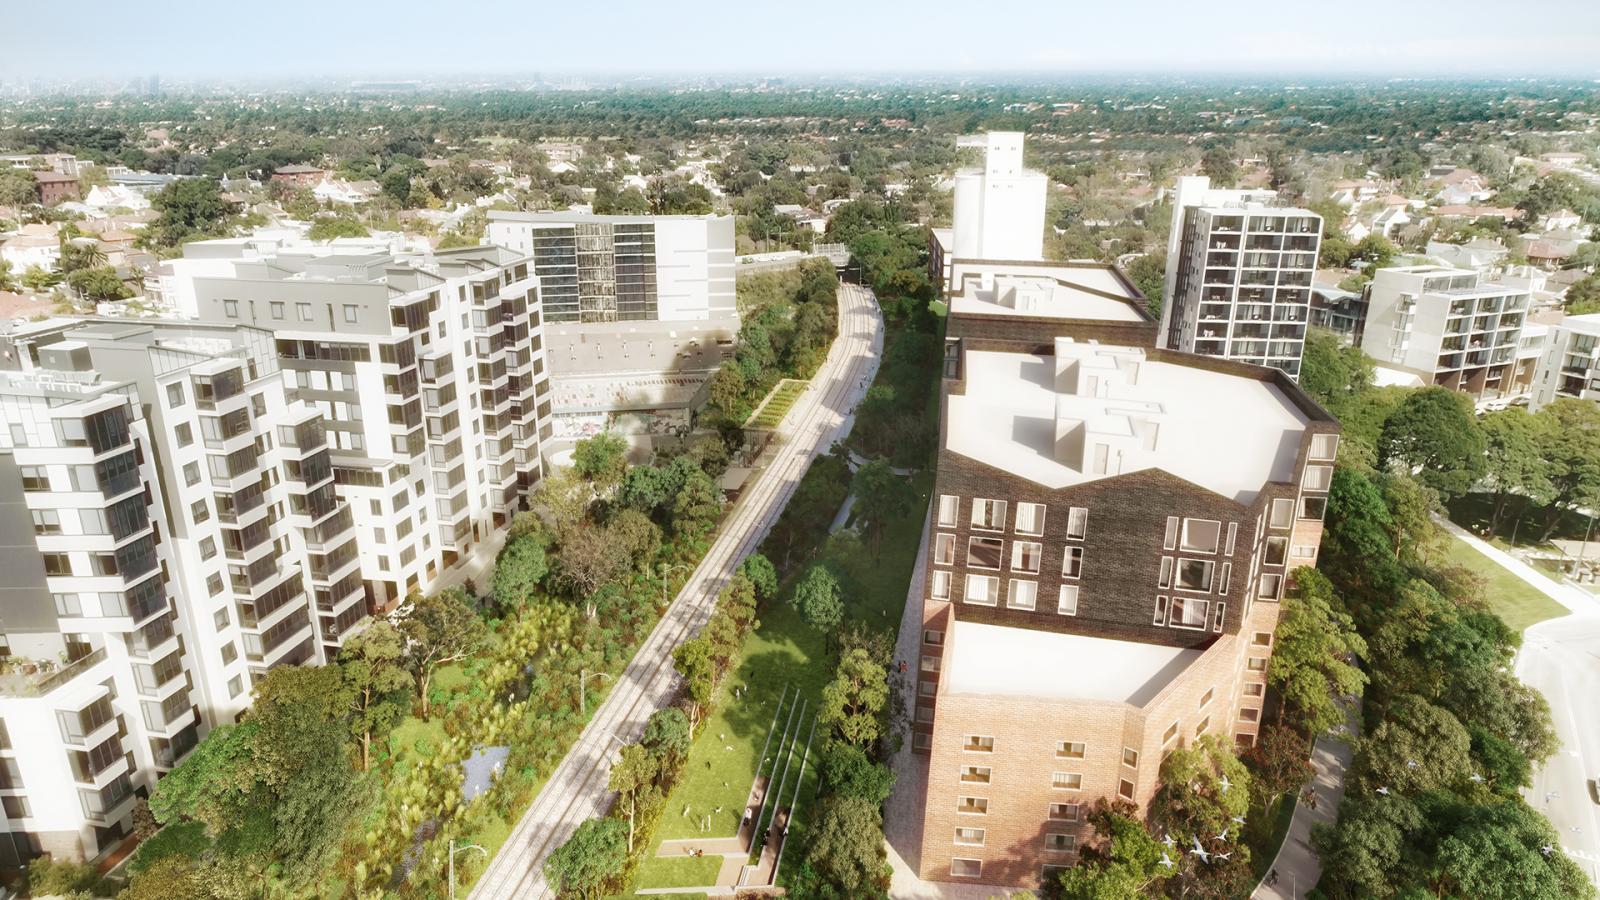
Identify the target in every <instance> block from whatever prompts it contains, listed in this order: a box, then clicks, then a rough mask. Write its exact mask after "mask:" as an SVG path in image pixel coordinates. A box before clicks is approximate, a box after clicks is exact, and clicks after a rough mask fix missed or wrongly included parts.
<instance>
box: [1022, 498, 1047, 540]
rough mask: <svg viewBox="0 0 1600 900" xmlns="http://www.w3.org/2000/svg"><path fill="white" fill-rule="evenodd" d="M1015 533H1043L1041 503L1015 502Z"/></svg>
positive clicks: (1042, 508)
mask: <svg viewBox="0 0 1600 900" xmlns="http://www.w3.org/2000/svg"><path fill="white" fill-rule="evenodd" d="M1017 533H1018V534H1032V535H1039V534H1044V504H1043V503H1018V504H1017Z"/></svg>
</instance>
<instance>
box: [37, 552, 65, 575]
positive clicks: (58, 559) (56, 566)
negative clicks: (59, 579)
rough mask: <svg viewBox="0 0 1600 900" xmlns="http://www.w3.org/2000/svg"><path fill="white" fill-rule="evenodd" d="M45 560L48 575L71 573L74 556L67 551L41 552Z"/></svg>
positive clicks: (41, 556)
mask: <svg viewBox="0 0 1600 900" xmlns="http://www.w3.org/2000/svg"><path fill="white" fill-rule="evenodd" d="M39 556H40V558H41V559H43V560H44V573H45V574H46V575H71V574H72V557H70V556H68V555H67V554H65V553H41V554H39Z"/></svg>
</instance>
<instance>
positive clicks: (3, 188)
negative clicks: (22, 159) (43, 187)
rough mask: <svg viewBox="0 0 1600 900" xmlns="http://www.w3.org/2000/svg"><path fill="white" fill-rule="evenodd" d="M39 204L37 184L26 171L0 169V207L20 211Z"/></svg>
mask: <svg viewBox="0 0 1600 900" xmlns="http://www.w3.org/2000/svg"><path fill="white" fill-rule="evenodd" d="M38 202H39V182H38V180H36V179H35V178H34V177H33V173H32V172H30V171H28V170H27V169H14V168H12V167H11V166H9V165H8V166H5V167H4V168H0V206H10V207H14V208H16V209H21V208H22V207H24V206H32V205H34V204H36V203H38Z"/></svg>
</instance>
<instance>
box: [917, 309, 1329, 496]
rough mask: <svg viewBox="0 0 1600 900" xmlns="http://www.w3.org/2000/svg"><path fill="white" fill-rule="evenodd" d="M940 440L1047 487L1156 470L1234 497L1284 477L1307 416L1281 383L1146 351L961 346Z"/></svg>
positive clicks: (1288, 476) (1069, 345) (1069, 344)
mask: <svg viewBox="0 0 1600 900" xmlns="http://www.w3.org/2000/svg"><path fill="white" fill-rule="evenodd" d="M964 366H965V370H964V374H965V377H966V391H965V393H964V394H953V393H952V394H950V395H949V401H948V407H947V412H946V417H947V428H946V433H947V437H946V447H947V448H948V449H949V450H950V451H952V452H954V453H959V454H961V455H962V456H966V457H969V458H971V459H975V460H977V461H979V462H982V463H985V464H987V465H991V466H994V467H995V468H997V469H1000V470H1002V471H1006V472H1010V473H1012V474H1014V475H1018V476H1021V477H1023V478H1027V479H1029V480H1030V481H1033V482H1035V483H1038V484H1041V485H1043V486H1045V487H1048V488H1052V489H1059V488H1064V487H1068V486H1070V485H1075V484H1082V483H1085V482H1090V481H1096V480H1099V479H1101V478H1110V477H1114V476H1116V475H1119V474H1128V473H1130V472H1136V471H1140V470H1143V469H1149V468H1159V469H1162V470H1165V471H1167V472H1170V473H1171V474H1173V475H1176V476H1178V477H1179V478H1183V479H1185V480H1187V481H1190V482H1192V483H1194V484H1197V485H1199V486H1201V487H1203V488H1206V489H1208V490H1211V491H1215V492H1216V493H1218V494H1221V495H1222V496H1224V497H1228V498H1230V499H1233V500H1235V501H1237V502H1240V503H1249V502H1251V501H1253V500H1254V499H1255V496H1256V495H1257V494H1258V493H1259V492H1260V490H1261V488H1262V486H1263V485H1264V484H1265V483H1266V482H1269V481H1290V480H1293V478H1294V465H1295V458H1296V455H1297V451H1298V449H1299V445H1300V438H1301V434H1302V433H1303V432H1304V431H1305V426H1306V424H1307V421H1308V420H1307V418H1306V416H1305V414H1304V413H1302V412H1301V411H1300V410H1299V409H1298V408H1297V407H1296V406H1295V405H1294V404H1293V403H1291V402H1290V401H1289V399H1288V398H1287V397H1286V396H1284V394H1283V392H1282V391H1280V390H1279V389H1278V388H1277V387H1276V386H1274V385H1272V384H1271V383H1270V382H1266V381H1259V380H1256V379H1254V378H1248V377H1244V376H1240V375H1229V374H1224V373H1219V372H1212V371H1208V370H1206V369H1203V368H1198V367H1191V366H1186V365H1181V364H1178V363H1174V362H1157V361H1154V360H1151V359H1148V358H1146V356H1145V353H1144V351H1143V350H1142V349H1140V348H1137V347H1120V346H1112V345H1105V344H1096V343H1092V342H1090V343H1075V342H1073V341H1071V340H1070V339H1066V338H1062V339H1058V340H1057V341H1056V353H1055V355H1054V356H1040V355H1033V354H1028V353H1011V352H1001V351H983V350H968V351H967V352H966V354H965V356H964Z"/></svg>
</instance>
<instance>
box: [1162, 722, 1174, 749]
mask: <svg viewBox="0 0 1600 900" xmlns="http://www.w3.org/2000/svg"><path fill="white" fill-rule="evenodd" d="M1177 736H1178V723H1177V722H1173V723H1172V724H1171V725H1168V726H1167V730H1166V733H1165V734H1163V735H1161V743H1162V745H1165V744H1166V743H1167V742H1168V741H1170V740H1172V739H1173V738H1175V737H1177Z"/></svg>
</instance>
